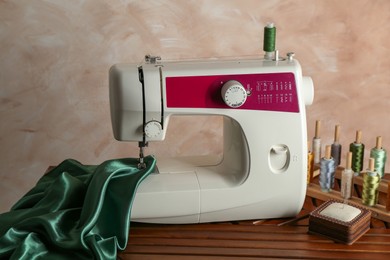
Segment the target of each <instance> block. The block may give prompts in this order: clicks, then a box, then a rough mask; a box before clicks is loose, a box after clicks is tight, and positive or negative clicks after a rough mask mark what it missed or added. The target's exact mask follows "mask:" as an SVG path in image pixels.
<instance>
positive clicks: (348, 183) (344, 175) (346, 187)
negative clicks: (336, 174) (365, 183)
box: [340, 152, 353, 203]
mask: <svg viewBox="0 0 390 260" xmlns="http://www.w3.org/2000/svg"><path fill="white" fill-rule="evenodd" d="M351 164H352V153H351V152H348V153H347V160H346V165H345V169H344V170H343V171H342V172H341V188H340V191H341V196H342V197H343V198H344V203H346V202H347V200H348V199H349V198H351V193H352V178H353V171H352V169H351Z"/></svg>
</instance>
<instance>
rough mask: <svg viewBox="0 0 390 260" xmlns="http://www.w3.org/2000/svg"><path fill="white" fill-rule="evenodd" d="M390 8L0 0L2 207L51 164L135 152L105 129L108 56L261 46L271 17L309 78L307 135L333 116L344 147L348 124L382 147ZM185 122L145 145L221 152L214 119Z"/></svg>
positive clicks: (387, 4)
mask: <svg viewBox="0 0 390 260" xmlns="http://www.w3.org/2000/svg"><path fill="white" fill-rule="evenodd" d="M389 10H390V1H387V0H334V1H332V0H317V1H312V0H291V1H286V0H273V1H258V0H204V1H201V0H187V1H181V0H166V1H163V0H161V1H151V0H142V1H141V0H140V1H135V0H132V1H131V0H128V1H126V0H121V1H120V0H105V1H103V0H84V1H60V0H14V1H11V0H3V1H0V87H1V92H0V117H1V127H0V154H1V157H0V212H3V211H5V210H8V208H9V207H10V206H11V205H12V204H13V203H14V202H16V200H17V199H18V198H20V197H21V196H22V195H23V194H24V193H25V192H26V191H27V190H28V189H30V188H31V187H32V186H33V185H34V184H35V183H36V181H37V180H38V178H39V177H40V176H41V175H42V173H43V172H44V171H45V169H46V168H47V166H48V165H55V164H58V163H59V162H61V161H62V160H64V159H66V158H75V159H78V160H79V161H81V162H83V163H90V164H91V163H93V164H97V163H100V162H102V161H104V160H106V159H110V158H116V157H126V156H135V155H136V154H137V150H136V149H135V147H136V146H135V145H134V144H128V143H119V142H117V141H115V140H114V139H113V137H112V132H111V125H110V117H109V103H108V86H107V85H108V69H109V67H110V66H111V65H112V64H115V63H119V62H139V61H141V60H142V58H143V56H144V54H147V53H151V54H158V55H161V56H162V57H163V58H164V59H187V58H202V57H206V58H208V57H226V56H246V55H257V54H259V55H260V54H261V52H262V51H261V47H262V34H263V27H264V25H265V24H266V22H268V21H274V22H275V23H276V24H277V28H278V38H277V47H278V49H279V50H280V52H281V53H282V54H285V53H286V52H287V51H294V52H295V53H296V58H297V59H299V61H300V62H301V64H302V67H303V71H304V74H305V75H309V76H311V77H312V78H313V80H314V82H315V99H314V104H313V105H312V106H311V107H309V108H308V110H307V118H308V128H309V139H311V138H312V137H313V130H314V121H315V120H316V119H321V120H322V121H323V129H322V138H323V141H324V143H331V141H332V136H333V128H334V125H335V124H337V123H339V124H341V127H342V132H341V142H342V144H343V145H344V151H346V145H348V144H349V143H350V142H352V141H353V139H354V132H355V130H357V129H361V130H362V131H363V141H364V142H365V144H366V146H367V148H368V149H369V148H371V147H373V146H374V142H375V137H376V136H377V135H382V136H383V138H384V146H385V147H388V148H389V147H390V120H388V115H389V112H390V103H389V100H390V90H389V87H390V73H389V69H390V12H389ZM193 122H194V121H192V120H190V119H188V118H184V119H175V120H173V121H172V124H171V125H170V132H169V136H168V140H167V141H166V142H165V143H163V144H152V145H151V148H150V149H149V150H148V151H149V152H152V153H156V154H169V155H175V154H198V153H202V154H207V153H213V152H218V151H219V150H220V127H219V126H220V122H219V121H218V120H217V121H215V120H210V119H207V118H200V119H198V121H197V123H196V124H194V123H193ZM389 149H390V148H389ZM388 168H389V167H388ZM389 169H390V168H389Z"/></svg>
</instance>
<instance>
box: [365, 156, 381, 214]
mask: <svg viewBox="0 0 390 260" xmlns="http://www.w3.org/2000/svg"><path fill="white" fill-rule="evenodd" d="M374 167H375V159H374V158H370V160H369V166H368V169H367V172H365V173H364V175H363V191H362V203H363V204H364V205H367V206H370V207H372V206H375V204H377V203H378V192H379V189H378V188H379V182H380V180H381V178H380V176H379V174H378V173H377V172H376V171H375V168H374Z"/></svg>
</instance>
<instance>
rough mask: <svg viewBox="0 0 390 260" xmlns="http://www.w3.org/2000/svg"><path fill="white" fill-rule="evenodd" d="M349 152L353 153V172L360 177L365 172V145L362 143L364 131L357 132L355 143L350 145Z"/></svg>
mask: <svg viewBox="0 0 390 260" xmlns="http://www.w3.org/2000/svg"><path fill="white" fill-rule="evenodd" d="M349 151H350V152H352V165H351V167H352V170H353V171H354V172H355V174H356V175H359V174H360V172H361V171H362V170H363V160H364V144H363V143H362V131H360V130H359V131H356V139H355V142H353V143H351V144H350V145H349Z"/></svg>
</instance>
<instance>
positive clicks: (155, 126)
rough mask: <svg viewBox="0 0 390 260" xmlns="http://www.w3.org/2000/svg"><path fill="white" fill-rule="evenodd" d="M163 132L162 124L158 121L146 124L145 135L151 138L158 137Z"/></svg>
mask: <svg viewBox="0 0 390 260" xmlns="http://www.w3.org/2000/svg"><path fill="white" fill-rule="evenodd" d="M161 132H162V126H161V124H160V122H158V121H154V120H152V121H149V122H147V123H146V125H145V135H146V136H147V137H149V138H154V137H157V136H159V135H160V134H161Z"/></svg>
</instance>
